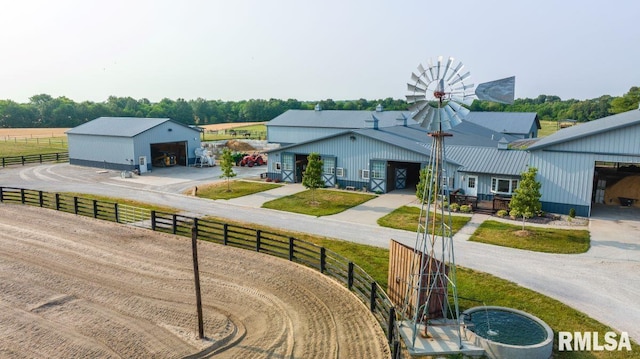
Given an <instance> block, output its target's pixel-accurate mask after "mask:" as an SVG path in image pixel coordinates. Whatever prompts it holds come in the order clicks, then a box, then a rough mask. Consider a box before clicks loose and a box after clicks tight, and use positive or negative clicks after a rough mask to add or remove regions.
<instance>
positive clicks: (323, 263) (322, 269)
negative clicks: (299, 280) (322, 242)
mask: <svg viewBox="0 0 640 359" xmlns="http://www.w3.org/2000/svg"><path fill="white" fill-rule="evenodd" d="M326 269H327V250H326V249H325V248H324V247H321V248H320V273H324V272H325V270H326Z"/></svg>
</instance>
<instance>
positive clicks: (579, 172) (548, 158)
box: [530, 151, 596, 206]
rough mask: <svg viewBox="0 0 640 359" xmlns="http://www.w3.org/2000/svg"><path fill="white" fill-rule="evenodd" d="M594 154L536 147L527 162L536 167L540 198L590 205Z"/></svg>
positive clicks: (545, 200)
mask: <svg viewBox="0 0 640 359" xmlns="http://www.w3.org/2000/svg"><path fill="white" fill-rule="evenodd" d="M595 161H596V160H595V158H594V156H592V155H588V154H578V153H573V154H567V153H558V152H547V151H538V152H534V153H532V154H531V162H530V166H531V167H535V168H537V169H538V175H537V180H538V181H539V182H540V183H541V185H542V187H541V189H540V191H541V192H542V197H541V198H540V200H541V201H543V202H552V203H566V204H573V205H582V206H589V205H591V192H592V189H593V170H594V165H595Z"/></svg>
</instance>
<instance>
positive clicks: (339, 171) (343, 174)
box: [336, 167, 345, 177]
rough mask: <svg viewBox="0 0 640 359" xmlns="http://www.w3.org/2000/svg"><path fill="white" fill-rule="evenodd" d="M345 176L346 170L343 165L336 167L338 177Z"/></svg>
mask: <svg viewBox="0 0 640 359" xmlns="http://www.w3.org/2000/svg"><path fill="white" fill-rule="evenodd" d="M344 176H345V170H344V168H342V167H338V168H336V177H344Z"/></svg>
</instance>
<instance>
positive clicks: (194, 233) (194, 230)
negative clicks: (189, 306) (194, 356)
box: [191, 218, 204, 339]
mask: <svg viewBox="0 0 640 359" xmlns="http://www.w3.org/2000/svg"><path fill="white" fill-rule="evenodd" d="M193 221H194V222H193V226H192V227H191V250H192V251H193V277H194V279H195V282H196V307H197V311H198V339H203V338H204V323H203V321H202V296H201V295H200V271H199V270H198V219H197V218H194V219H193Z"/></svg>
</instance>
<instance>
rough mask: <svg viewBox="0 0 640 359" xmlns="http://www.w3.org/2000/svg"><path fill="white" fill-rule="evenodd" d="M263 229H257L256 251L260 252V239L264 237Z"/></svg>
mask: <svg viewBox="0 0 640 359" xmlns="http://www.w3.org/2000/svg"><path fill="white" fill-rule="evenodd" d="M261 237H262V231H260V230H259V229H258V230H257V231H256V252H260V240H261V239H262V238H261Z"/></svg>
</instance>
